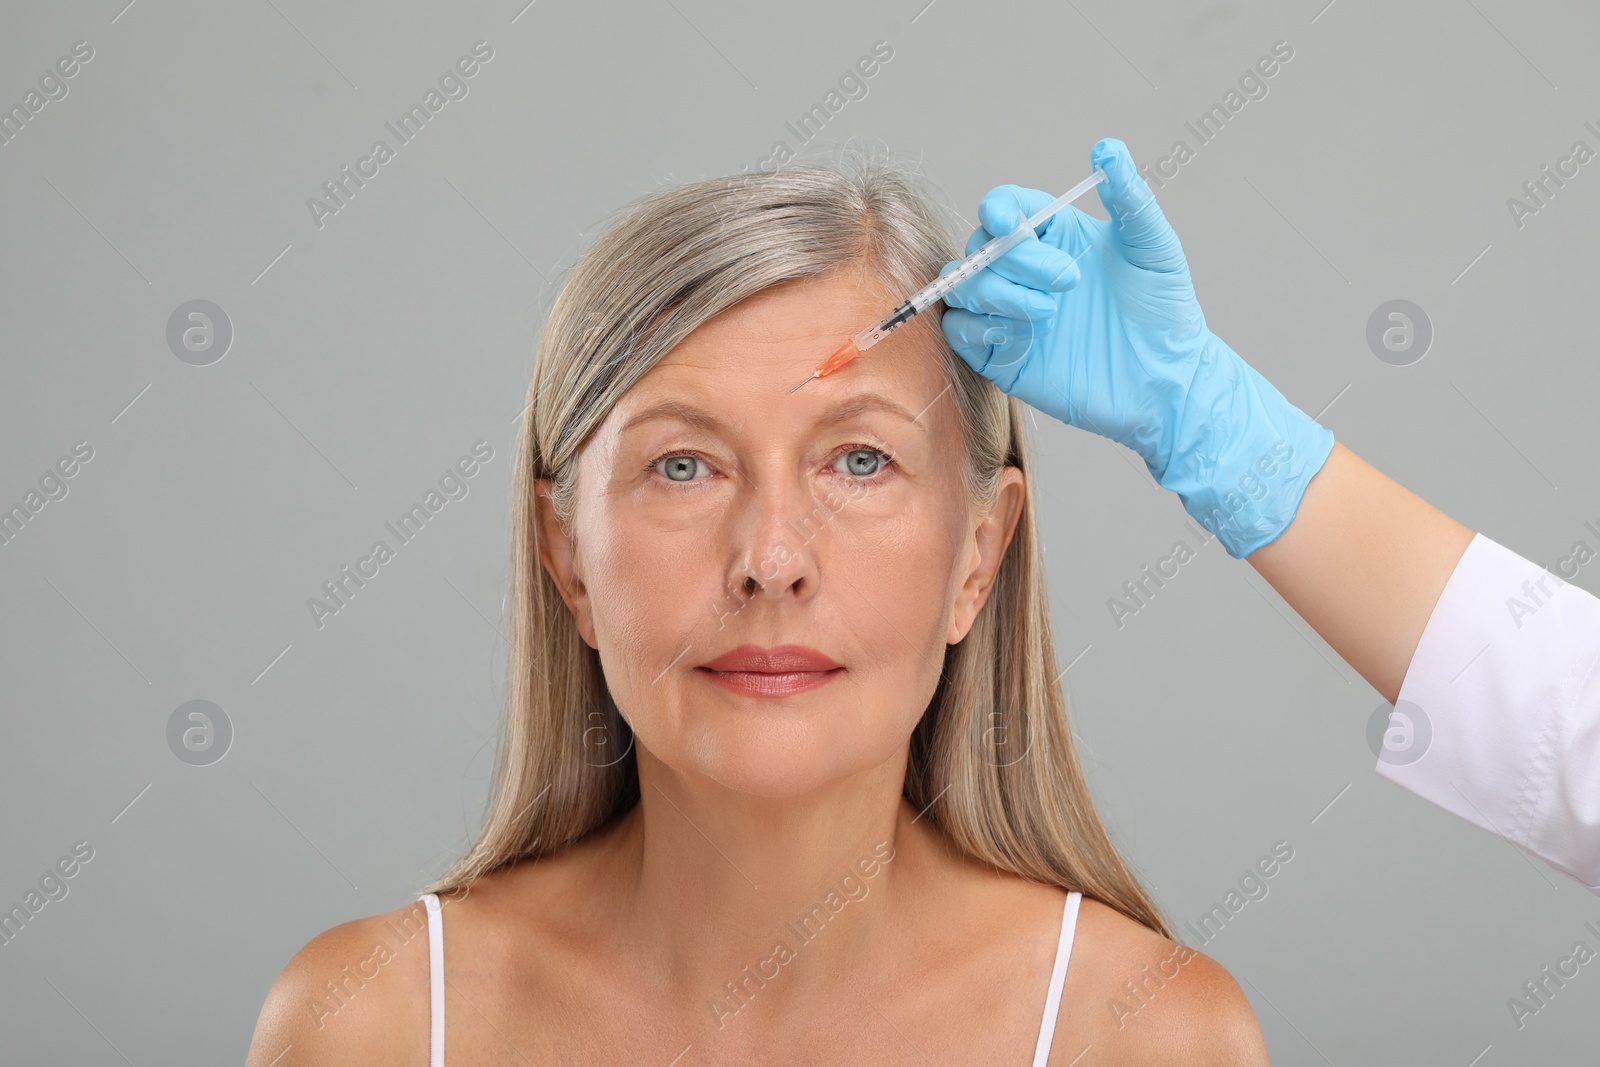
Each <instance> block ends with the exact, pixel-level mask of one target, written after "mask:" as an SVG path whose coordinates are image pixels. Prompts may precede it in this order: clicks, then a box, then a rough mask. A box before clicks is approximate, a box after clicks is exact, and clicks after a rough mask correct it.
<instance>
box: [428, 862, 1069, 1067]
mask: <svg viewBox="0 0 1600 1067" xmlns="http://www.w3.org/2000/svg"><path fill="white" fill-rule="evenodd" d="M417 899H418V900H420V901H421V902H422V903H423V904H425V905H427V908H428V992H429V996H430V999H431V1001H432V1004H433V1015H432V1019H431V1021H430V1023H429V1027H428V1042H429V1043H428V1067H444V920H443V917H442V916H441V915H440V914H439V895H438V894H437V893H429V894H427V895H426V896H423V897H419V898H417ZM1082 899H1083V894H1082V893H1079V892H1077V891H1073V892H1071V893H1068V894H1067V903H1066V906H1065V907H1064V908H1063V909H1062V911H1061V935H1060V937H1059V938H1058V939H1057V941H1056V962H1055V966H1054V967H1052V968H1051V970H1050V988H1049V990H1048V991H1046V993H1045V997H1044V1019H1043V1020H1042V1021H1041V1022H1040V1023H1039V1040H1038V1042H1037V1043H1035V1045H1034V1048H1033V1065H1032V1067H1045V1061H1046V1060H1048V1059H1049V1058H1050V1039H1051V1038H1052V1037H1054V1036H1055V1032H1056V1015H1057V1014H1058V1013H1059V1012H1060V1009H1061V988H1062V985H1063V984H1064V983H1065V982H1066V978H1067V959H1068V957H1070V956H1071V955H1072V935H1073V934H1074V933H1075V932H1076V930H1077V927H1078V902H1079V901H1080V900H1082Z"/></svg>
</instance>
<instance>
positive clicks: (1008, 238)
mask: <svg viewBox="0 0 1600 1067" xmlns="http://www.w3.org/2000/svg"><path fill="white" fill-rule="evenodd" d="M1105 179H1106V175H1105V172H1104V171H1103V170H1101V169H1100V168H1099V167H1096V168H1095V169H1094V173H1093V174H1091V175H1089V176H1088V177H1087V178H1085V179H1083V181H1081V182H1079V183H1078V184H1077V185H1074V186H1073V187H1072V188H1071V189H1068V190H1067V191H1066V192H1065V193H1062V194H1061V195H1060V196H1059V197H1057V198H1056V199H1055V200H1052V201H1051V202H1050V203H1048V204H1046V205H1045V206H1044V207H1043V208H1041V209H1040V210H1039V212H1038V213H1037V214H1035V215H1031V216H1029V217H1028V218H1026V219H1024V220H1022V221H1019V222H1018V224H1017V228H1016V229H1015V230H1013V231H1011V232H1010V233H1006V234H1001V235H1000V236H999V237H995V238H992V239H991V240H989V241H988V242H987V243H986V244H984V246H983V247H982V248H979V249H978V250H977V251H976V252H974V253H972V255H970V256H968V257H967V258H966V259H963V260H962V261H961V262H960V263H957V264H956V265H955V266H954V267H952V268H950V269H949V270H948V271H946V272H945V273H943V274H941V275H939V277H937V278H935V279H934V280H933V281H931V282H929V283H928V284H927V285H925V286H923V287H922V288H921V289H918V290H917V291H916V292H915V293H913V294H912V295H911V297H910V299H908V300H907V301H906V302H905V303H903V304H901V305H900V306H899V307H897V308H895V309H894V310H893V311H892V312H890V313H889V317H888V318H886V319H884V320H882V321H881V322H875V323H873V324H872V325H871V326H868V327H867V328H866V329H864V330H862V331H861V332H860V333H858V334H856V335H855V336H854V337H852V338H850V340H848V341H846V342H845V343H844V344H842V345H840V346H839V348H838V350H837V351H836V352H834V353H833V355H831V356H829V357H828V358H827V359H826V360H824V361H823V363H822V365H821V366H819V367H818V368H817V369H816V370H814V371H812V372H811V377H810V378H807V379H805V381H802V382H801V383H800V385H804V384H806V382H809V381H811V380H812V379H814V378H826V377H827V376H828V375H830V374H832V373H833V372H834V371H836V370H838V369H839V368H840V367H843V366H844V365H845V364H846V363H849V362H850V361H851V360H852V359H855V358H856V357H857V356H859V355H860V354H861V353H863V352H865V351H866V350H867V349H869V348H871V347H872V346H873V345H875V344H877V343H878V342H879V341H881V340H883V339H884V337H885V336H887V335H888V333H889V331H890V330H893V329H894V328H895V327H896V326H899V325H900V324H901V323H903V322H905V321H907V320H908V319H910V318H911V317H912V316H913V315H916V314H917V313H918V312H919V311H922V310H923V309H924V308H926V307H928V306H929V305H930V304H933V303H936V302H937V301H939V300H940V299H942V298H943V297H944V294H946V293H948V292H949V291H950V290H952V289H954V288H955V287H956V286H958V285H960V284H961V283H962V282H964V281H966V280H967V279H968V278H970V277H972V276H973V275H974V274H976V273H978V272H979V271H980V270H982V269H983V268H984V267H987V266H988V265H989V264H990V263H993V262H994V261H995V260H997V259H999V258H1000V257H1001V256H1002V255H1004V254H1005V253H1006V252H1007V251H1009V250H1010V249H1011V247H1012V246H1013V245H1015V244H1016V243H1017V242H1018V241H1021V240H1023V239H1024V238H1026V237H1028V236H1029V235H1031V234H1032V233H1033V231H1034V230H1035V229H1037V228H1038V227H1039V226H1041V225H1043V224H1044V222H1045V221H1046V220H1047V219H1049V218H1050V216H1052V215H1054V214H1055V213H1056V212H1058V211H1060V210H1061V209H1062V208H1064V207H1066V206H1067V205H1068V204H1070V203H1072V202H1073V201H1074V200H1076V199H1078V197H1080V196H1082V195H1083V194H1084V193H1086V192H1088V191H1089V190H1090V189H1092V188H1093V187H1094V186H1095V185H1096V184H1097V183H1099V182H1103V181H1105ZM800 385H797V386H795V387H794V389H791V390H789V392H790V393H793V392H794V391H795V389H799V388H800Z"/></svg>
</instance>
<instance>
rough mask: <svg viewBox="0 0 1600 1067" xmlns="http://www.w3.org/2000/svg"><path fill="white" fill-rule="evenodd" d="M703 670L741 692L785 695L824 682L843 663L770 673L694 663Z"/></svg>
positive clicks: (713, 678) (716, 679)
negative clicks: (821, 667) (823, 669)
mask: <svg viewBox="0 0 1600 1067" xmlns="http://www.w3.org/2000/svg"><path fill="white" fill-rule="evenodd" d="M695 670H697V671H704V672H705V673H706V675H707V676H708V677H709V678H710V679H711V680H712V681H713V682H715V683H716V684H718V685H720V686H722V687H723V688H724V689H728V690H732V691H733V692H735V693H740V694H743V695H745V696H758V697H786V696H792V695H793V694H795V693H804V692H806V691H807V690H809V689H815V688H817V687H818V686H822V685H827V684H828V683H829V682H831V681H833V678H834V675H837V674H839V673H841V672H842V671H843V670H844V668H843V667H835V668H834V669H833V670H828V671H787V672H784V673H781V674H772V673H767V672H764V671H718V670H712V669H711V668H710V667H696V668H695Z"/></svg>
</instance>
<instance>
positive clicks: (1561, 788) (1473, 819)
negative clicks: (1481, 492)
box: [1377, 533, 1600, 892]
mask: <svg viewBox="0 0 1600 1067" xmlns="http://www.w3.org/2000/svg"><path fill="white" fill-rule="evenodd" d="M1597 666H1600V599H1596V598H1595V597H1594V596H1592V595H1591V594H1589V593H1587V592H1585V591H1584V590H1583V589H1580V588H1578V587H1577V586H1575V585H1571V584H1569V583H1567V582H1565V581H1563V580H1562V579H1561V578H1560V577H1558V576H1557V575H1555V574H1552V573H1550V572H1549V571H1546V570H1545V569H1544V568H1542V567H1540V566H1539V565H1538V564H1536V563H1533V562H1531V561H1530V560H1527V559H1524V558H1523V557H1521V556H1519V555H1517V554H1516V553H1515V552H1512V551H1511V550H1510V549H1507V548H1506V547H1504V546H1503V545H1501V544H1499V543H1497V542H1495V541H1493V540H1491V539H1489V538H1487V537H1485V536H1484V535H1483V534H1481V533H1480V534H1476V535H1474V537H1473V539H1472V542H1471V543H1470V544H1469V545H1468V546H1467V550H1466V552H1465V553H1464V554H1463V555H1462V557H1461V560H1460V562H1459V563H1457V565H1456V568H1455V570H1454V571H1453V572H1451V575H1450V579H1449V581H1448V582H1447V583H1446V585H1445V588H1444V591H1443V592H1442V593H1441V594H1440V596H1439V601H1438V603H1437V604H1435V605H1434V608H1433V612H1432V614H1431V615H1430V616H1429V618H1428V623H1427V626H1426V627H1425V628H1424V630H1423V633H1422V638H1421V640H1420V641H1419V642H1418V645H1417V649H1416V652H1415V653H1414V654H1413V656H1412V659H1411V664H1410V666H1409V667H1408V668H1407V670H1406V676H1405V680H1404V681H1403V682H1402V684H1401V687H1400V693H1399V696H1398V699H1397V700H1396V701H1395V709H1394V712H1393V713H1391V715H1390V725H1389V730H1388V733H1387V734H1386V736H1385V743H1384V745H1383V747H1382V749H1381V750H1380V756H1379V760H1378V766H1377V771H1378V774H1379V775H1380V776H1382V777H1384V778H1387V779H1389V780H1390V781H1392V782H1394V783H1395V784H1396V785H1399V786H1401V787H1403V788H1405V789H1408V790H1410V791H1411V792H1413V793H1416V794H1418V795H1419V796H1422V797H1423V798H1425V799H1427V800H1429V801H1431V802H1432V803H1434V804H1436V805H1438V806H1439V807H1441V808H1444V809H1445V810H1446V811H1449V812H1451V813H1452V814H1454V815H1457V816H1459V817H1460V818H1462V819H1465V820H1466V821H1467V822H1469V823H1472V824H1473V825H1475V826H1478V827H1481V828H1483V829H1485V830H1488V831H1490V832H1491V833H1494V834H1496V835H1498V836H1500V837H1503V838H1506V839H1507V840H1509V841H1511V842H1512V843H1513V844H1515V845H1517V846H1519V847H1521V848H1523V849H1525V850H1527V851H1528V852H1530V853H1532V854H1534V855H1536V856H1538V857H1540V858H1542V859H1544V860H1545V861H1546V862H1548V863H1549V864H1551V866H1553V867H1555V868H1557V869H1558V870H1561V871H1563V872H1565V873H1566V874H1568V875H1570V876H1572V877H1573V878H1575V879H1577V880H1578V881H1579V882H1580V883H1582V884H1583V885H1584V886H1586V887H1588V888H1590V889H1594V890H1596V891H1597V892H1600V676H1597Z"/></svg>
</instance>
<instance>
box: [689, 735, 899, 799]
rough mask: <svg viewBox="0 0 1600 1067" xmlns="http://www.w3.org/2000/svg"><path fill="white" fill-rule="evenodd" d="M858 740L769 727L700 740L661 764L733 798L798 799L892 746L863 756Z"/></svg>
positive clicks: (879, 758) (885, 755)
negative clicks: (706, 780)
mask: <svg viewBox="0 0 1600 1067" xmlns="http://www.w3.org/2000/svg"><path fill="white" fill-rule="evenodd" d="M861 740H862V739H861V737H860V735H859V733H852V732H850V731H846V730H840V731H838V736H836V737H834V736H829V735H827V734H825V733H824V734H818V733H817V732H816V731H814V730H808V729H804V728H800V729H797V728H796V727H795V726H794V724H792V723H791V724H787V725H786V726H780V724H777V723H770V724H766V726H764V727H761V728H756V729H751V728H748V727H747V728H739V729H730V730H727V731H719V732H718V733H717V734H715V735H714V736H710V737H702V738H700V739H699V742H698V743H697V744H695V745H694V746H693V750H692V751H689V752H684V753H683V754H682V758H681V759H680V758H674V759H670V760H664V761H663V762H666V763H668V765H669V766H672V767H673V768H674V769H676V770H682V771H689V772H691V773H694V774H698V775H703V776H705V777H706V778H709V779H711V780H712V781H714V782H716V783H717V784H718V785H720V786H722V787H723V788H725V789H730V790H732V791H734V792H736V793H745V794H749V795H751V796H758V797H769V798H774V799H777V798H786V797H798V796H804V795H806V794H808V793H812V792H814V791H816V790H818V789H821V788H823V787H824V786H826V785H828V784H829V783H830V782H834V781H837V780H839V779H841V778H846V777H848V776H850V775H852V774H857V773H860V772H861V771H864V770H867V769H869V768H871V767H873V766H877V765H878V764H881V763H883V762H884V761H885V760H887V759H889V758H890V757H891V756H892V755H893V754H894V749H895V745H894V744H893V743H890V744H887V745H885V746H883V747H884V751H883V752H882V753H869V752H866V751H864V750H862V749H861Z"/></svg>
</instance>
